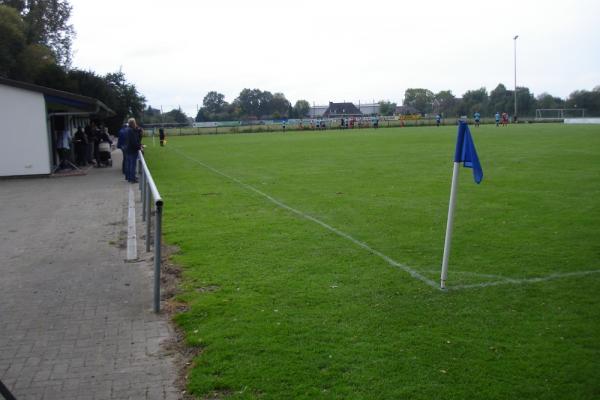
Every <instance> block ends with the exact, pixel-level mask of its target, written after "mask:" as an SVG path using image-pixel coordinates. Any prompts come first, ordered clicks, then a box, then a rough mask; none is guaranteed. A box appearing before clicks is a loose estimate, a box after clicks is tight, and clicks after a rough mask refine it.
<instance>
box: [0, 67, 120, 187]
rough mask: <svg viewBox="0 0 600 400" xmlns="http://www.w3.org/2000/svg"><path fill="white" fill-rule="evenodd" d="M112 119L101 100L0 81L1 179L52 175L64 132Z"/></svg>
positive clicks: (28, 84)
mask: <svg viewBox="0 0 600 400" xmlns="http://www.w3.org/2000/svg"><path fill="white" fill-rule="evenodd" d="M113 115H115V113H114V112H113V111H112V110H111V109H110V108H108V107H107V106H106V105H105V104H104V103H102V102H101V101H100V100H96V99H93V98H91V97H86V96H81V95H77V94H74V93H68V92H63V91H60V90H55V89H50V88H47V87H43V86H38V85H33V84H30V83H25V82H19V81H13V80H10V79H5V78H1V77H0V143H1V146H0V176H23V175H49V174H51V173H52V171H53V170H54V169H55V167H56V166H57V165H58V164H59V162H60V160H59V158H58V155H57V150H56V146H57V138H58V137H60V135H62V133H63V132H64V131H67V132H68V135H69V136H70V137H72V136H73V134H74V133H75V131H76V130H77V127H78V126H81V127H83V126H85V125H87V124H89V123H90V121H91V120H92V119H94V120H101V119H103V118H107V117H110V116H113ZM71 147H72V146H71Z"/></svg>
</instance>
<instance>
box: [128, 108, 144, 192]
mask: <svg viewBox="0 0 600 400" xmlns="http://www.w3.org/2000/svg"><path fill="white" fill-rule="evenodd" d="M127 125H128V128H127V131H126V133H125V163H126V166H125V170H126V172H125V173H126V177H127V181H128V182H129V183H136V182H137V178H136V167H137V165H136V164H137V158H138V151H140V150H141V149H142V142H141V140H140V131H141V130H140V129H139V127H138V126H137V124H136V123H135V119H134V118H129V120H128V121H127Z"/></svg>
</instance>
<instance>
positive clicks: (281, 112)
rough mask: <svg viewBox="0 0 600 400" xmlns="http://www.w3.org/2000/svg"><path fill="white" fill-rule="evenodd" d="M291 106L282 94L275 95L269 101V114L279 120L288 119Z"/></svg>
mask: <svg viewBox="0 0 600 400" xmlns="http://www.w3.org/2000/svg"><path fill="white" fill-rule="evenodd" d="M291 106H292V105H291V104H290V102H289V101H288V99H286V98H285V95H284V94H283V93H275V94H274V95H273V98H272V99H271V113H272V115H273V116H275V115H276V114H277V115H278V116H279V118H286V117H289V112H290V108H291Z"/></svg>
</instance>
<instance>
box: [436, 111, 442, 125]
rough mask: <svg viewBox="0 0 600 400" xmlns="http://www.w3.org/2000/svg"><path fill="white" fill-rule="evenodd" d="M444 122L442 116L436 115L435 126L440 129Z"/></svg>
mask: <svg viewBox="0 0 600 400" xmlns="http://www.w3.org/2000/svg"><path fill="white" fill-rule="evenodd" d="M441 122H442V116H441V115H440V114H436V115H435V126H437V127H438V128H439V127H440V123H441Z"/></svg>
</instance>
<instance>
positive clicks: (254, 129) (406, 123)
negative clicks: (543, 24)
mask: <svg viewBox="0 0 600 400" xmlns="http://www.w3.org/2000/svg"><path fill="white" fill-rule="evenodd" d="M457 120H458V118H456V117H454V118H444V119H442V121H441V125H443V126H444V125H452V126H455V125H456V121H457ZM308 121H309V120H305V123H304V124H303V125H299V124H286V126H285V129H284V128H283V125H282V124H264V125H239V126H212V127H192V126H179V127H165V128H164V129H165V134H166V136H167V139H168V138H169V137H172V136H191V135H218V134H223V133H259V132H290V131H295V132H298V131H319V130H320V129H318V128H317V127H315V126H314V124H313V125H311V124H310V123H309V122H308ZM324 122H325V129H327V130H330V129H342V128H341V127H340V119H335V120H324ZM471 122H472V121H471ZM534 122H562V119H561V120H548V121H536V120H535V118H533V117H532V118H526V117H521V118H519V123H534ZM481 124H482V125H484V124H495V120H494V118H482V119H481ZM435 125H436V121H435V118H433V117H423V118H419V119H406V120H396V119H384V118H380V120H379V128H398V127H419V126H435ZM371 127H372V125H371V123H369V122H368V121H367V122H364V123H360V121H357V122H356V124H355V126H354V128H344V130H346V129H348V130H353V129H354V130H356V129H363V128H371ZM146 135H147V136H149V137H152V136H158V129H157V128H156V127H154V128H150V129H147V130H146Z"/></svg>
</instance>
